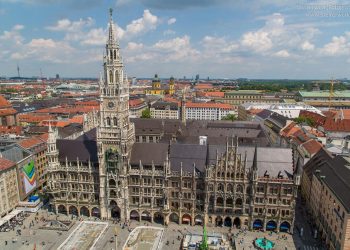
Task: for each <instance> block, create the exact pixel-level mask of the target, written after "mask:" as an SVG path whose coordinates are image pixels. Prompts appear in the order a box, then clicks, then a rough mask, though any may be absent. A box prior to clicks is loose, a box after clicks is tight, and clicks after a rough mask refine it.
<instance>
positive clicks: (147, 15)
mask: <svg viewBox="0 0 350 250" xmlns="http://www.w3.org/2000/svg"><path fill="white" fill-rule="evenodd" d="M159 23H160V20H159V18H158V17H157V16H155V15H153V14H152V13H151V12H150V11H149V10H144V11H143V16H142V17H141V18H139V19H136V20H133V21H132V22H131V23H130V24H128V25H127V26H126V30H125V33H126V34H125V36H127V37H132V36H136V35H139V34H143V33H146V32H147V31H150V30H154V29H156V27H157V26H158V24H159Z"/></svg>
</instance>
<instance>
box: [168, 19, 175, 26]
mask: <svg viewBox="0 0 350 250" xmlns="http://www.w3.org/2000/svg"><path fill="white" fill-rule="evenodd" d="M174 23H176V18H175V17H172V18H170V19H169V20H168V25H172V24H174Z"/></svg>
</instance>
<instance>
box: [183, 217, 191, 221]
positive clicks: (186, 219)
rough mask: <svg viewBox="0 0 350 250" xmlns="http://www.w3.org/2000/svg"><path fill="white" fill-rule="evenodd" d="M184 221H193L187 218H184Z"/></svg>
mask: <svg viewBox="0 0 350 250" xmlns="http://www.w3.org/2000/svg"><path fill="white" fill-rule="evenodd" d="M182 221H191V219H190V218H187V217H185V218H182Z"/></svg>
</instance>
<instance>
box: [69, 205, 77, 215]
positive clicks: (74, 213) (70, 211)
mask: <svg viewBox="0 0 350 250" xmlns="http://www.w3.org/2000/svg"><path fill="white" fill-rule="evenodd" d="M69 214H72V215H75V216H78V209H77V207H76V206H70V207H69Z"/></svg>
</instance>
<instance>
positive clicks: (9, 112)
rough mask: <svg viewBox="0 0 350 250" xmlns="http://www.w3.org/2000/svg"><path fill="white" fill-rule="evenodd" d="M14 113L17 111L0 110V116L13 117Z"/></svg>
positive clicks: (9, 109)
mask: <svg viewBox="0 0 350 250" xmlns="http://www.w3.org/2000/svg"><path fill="white" fill-rule="evenodd" d="M16 113H17V111H16V110H15V109H14V108H7V109H1V110H0V116H8V115H14V114H16Z"/></svg>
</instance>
